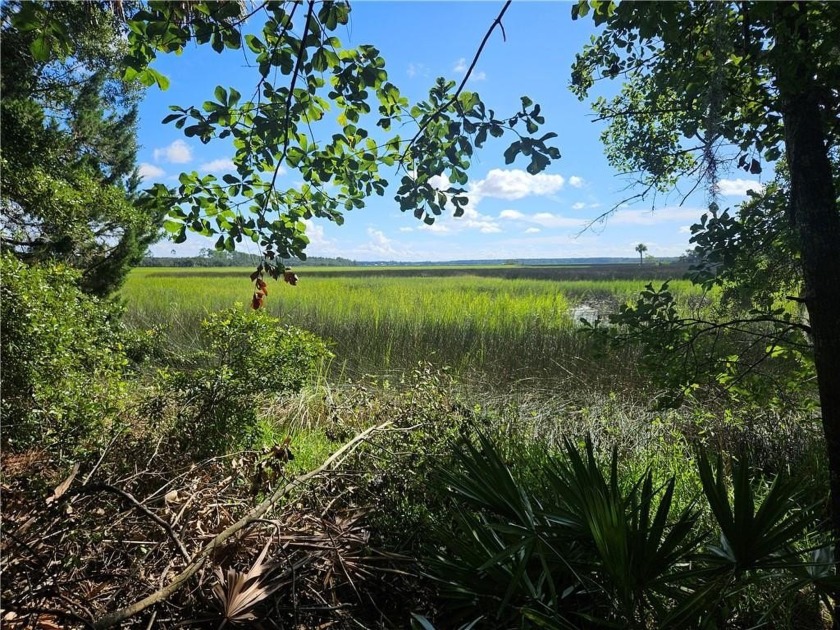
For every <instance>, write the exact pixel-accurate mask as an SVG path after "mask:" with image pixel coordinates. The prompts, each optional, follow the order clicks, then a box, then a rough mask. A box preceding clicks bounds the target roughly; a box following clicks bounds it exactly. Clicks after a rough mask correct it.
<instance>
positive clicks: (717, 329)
mask: <svg viewBox="0 0 840 630" xmlns="http://www.w3.org/2000/svg"><path fill="white" fill-rule="evenodd" d="M727 316H728V317H727ZM805 330H806V327H804V326H803V325H802V324H800V323H799V321H798V320H797V318H796V317H795V315H794V314H792V313H790V312H787V311H785V309H784V308H776V309H774V310H772V311H770V312H766V311H763V310H761V309H760V308H759V307H756V308H754V309H751V310H749V311H748V312H746V313H744V312H742V311H733V310H732V309H731V307H730V306H729V305H728V304H726V303H724V304H723V305H722V306H720V307H717V306H712V307H709V308H707V309H705V312H704V311H702V310H700V309H698V310H696V311H695V312H693V313H685V312H684V311H682V310H681V309H678V305H677V300H676V296H675V295H674V294H673V292H672V291H671V290H670V287H669V283H667V282H666V283H664V284H662V285H661V286H660V287H658V288H656V287H654V286H653V284H648V285H647V286H646V287H645V289H644V290H643V291H642V292H641V293H640V294H639V297H638V298H637V299H636V300H635V301H633V302H630V303H628V304H623V305H622V306H621V307H620V308H619V310H618V312H617V313H614V314H611V315H610V316H609V325H605V324H604V323H603V322H600V321H599V322H595V323H594V324H590V323H587V327H586V332H587V333H589V334H591V335H592V336H593V337H595V338H596V339H598V340H599V341H600V342H601V343H603V344H605V345H612V346H620V345H623V344H627V343H632V344H636V345H638V347H639V348H641V351H642V354H641V361H642V365H643V366H644V367H645V368H646V372H647V373H648V374H650V375H651V377H652V378H653V379H654V380H655V381H657V382H658V383H659V384H660V385H662V386H664V387H665V388H666V390H667V394H666V396H665V397H663V398H661V399H660V404H661V405H666V406H667V405H679V404H681V403H682V402H684V400H685V398H686V397H687V396H701V397H702V396H709V395H710V394H712V395H714V396H725V397H728V398H729V399H730V400H733V401H737V402H740V403H745V404H756V405H758V406H760V407H763V408H767V407H768V406H770V407H778V408H790V407H796V406H804V407H809V406H810V405H812V404H813V393H814V392H813V389H812V387H811V385H810V384H809V381H808V376H809V375H810V374H811V373H812V371H813V362H812V358H811V354H810V345H809V342H808V339H807V337H806V335H805Z"/></svg>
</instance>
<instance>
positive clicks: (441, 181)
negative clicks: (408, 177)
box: [429, 173, 452, 190]
mask: <svg viewBox="0 0 840 630" xmlns="http://www.w3.org/2000/svg"><path fill="white" fill-rule="evenodd" d="M429 186H431V187H432V188H436V189H437V190H447V189H448V188H449V187H450V186H452V182H450V181H449V176H448V175H447V174H446V173H444V174H443V175H432V176H431V177H430V178H429Z"/></svg>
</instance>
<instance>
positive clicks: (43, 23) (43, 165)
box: [0, 2, 163, 296]
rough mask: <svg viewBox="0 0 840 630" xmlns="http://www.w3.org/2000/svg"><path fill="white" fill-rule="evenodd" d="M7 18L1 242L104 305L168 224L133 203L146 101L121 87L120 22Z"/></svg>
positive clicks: (59, 6) (68, 7)
mask: <svg viewBox="0 0 840 630" xmlns="http://www.w3.org/2000/svg"><path fill="white" fill-rule="evenodd" d="M2 12H3V18H4V19H3V37H2V55H3V70H2V91H3V101H2V106H0V118H1V119H2V135H3V147H2V153H0V160H2V164H1V166H2V172H3V192H2V199H0V204H2V209H3V222H2V225H0V238H2V242H3V245H4V247H5V248H6V249H7V250H8V251H12V252H14V253H15V254H16V255H17V256H18V257H19V258H21V259H22V260H26V261H29V262H35V261H44V260H51V259H57V260H62V261H64V262H66V263H68V264H70V265H72V266H73V267H75V268H77V269H80V270H81V271H82V272H83V275H82V278H81V281H80V286H81V287H82V288H83V289H84V290H85V291H87V292H89V293H93V294H95V295H99V296H104V295H107V294H108V293H110V292H111V291H113V290H114V289H115V288H117V287H118V286H119V285H120V284H121V283H122V281H123V280H124V279H125V276H126V274H127V272H128V269H129V267H130V266H131V265H133V264H136V263H137V262H139V260H140V259H141V258H142V256H143V255H144V253H145V250H146V247H147V246H148V245H149V244H150V243H151V242H153V241H154V240H155V239H156V238H157V236H158V229H157V228H158V225H159V223H160V219H161V216H162V212H163V209H162V207H161V206H159V205H155V204H151V203H149V201H148V200H144V201H143V202H142V203H141V202H139V201H138V200H137V199H136V198H135V192H134V190H135V188H136V186H137V185H138V183H139V180H138V178H137V176H136V172H135V170H136V165H135V161H136V153H137V140H136V132H137V109H136V104H137V100H138V98H139V89H138V86H137V84H136V83H131V82H125V81H123V80H122V79H121V78H120V76H119V75H120V74H121V69H120V66H121V60H122V55H123V54H124V52H125V50H124V47H123V44H122V40H121V38H120V33H119V26H118V23H117V18H116V17H115V16H114V15H113V14H112V13H111V12H110V11H109V10H108V9H107V8H105V7H103V6H101V5H99V4H95V3H89V4H85V3H80V2H26V3H17V2H12V3H6V4H4V6H3V9H2ZM50 33H51V34H52V35H50ZM58 40H60V43H59V42H58ZM50 42H52V43H50Z"/></svg>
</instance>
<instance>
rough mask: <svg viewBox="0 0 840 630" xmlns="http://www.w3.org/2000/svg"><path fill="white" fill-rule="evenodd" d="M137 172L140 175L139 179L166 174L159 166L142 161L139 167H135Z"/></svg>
mask: <svg viewBox="0 0 840 630" xmlns="http://www.w3.org/2000/svg"><path fill="white" fill-rule="evenodd" d="M137 174H138V175H139V176H140V179H144V180H145V179H158V178H160V177H163V176H164V175H166V172H165V171H164V170H163V169H162V168H160V167H159V166H155V165H154V164H149V163H148V162H142V163H141V164H140V167H139V168H138V169H137Z"/></svg>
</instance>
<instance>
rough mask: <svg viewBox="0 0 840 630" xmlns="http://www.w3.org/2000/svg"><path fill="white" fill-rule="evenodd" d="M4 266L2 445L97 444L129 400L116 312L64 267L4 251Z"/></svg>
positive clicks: (66, 449) (68, 447)
mask: <svg viewBox="0 0 840 630" xmlns="http://www.w3.org/2000/svg"><path fill="white" fill-rule="evenodd" d="M0 265H1V266H0V269H2V287H0V295H2V299H0V308H2V348H3V370H2V392H3V399H2V410H3V444H4V447H6V448H10V449H13V450H22V449H26V448H30V447H37V448H47V449H49V450H51V451H55V452H63V453H64V454H73V453H74V452H77V451H86V450H89V449H92V448H95V447H96V446H97V445H98V444H99V442H100V441H101V440H102V439H103V438H104V437H105V436H106V434H107V432H108V430H109V429H110V428H111V427H112V426H113V425H114V423H115V422H116V420H117V419H118V417H119V415H120V413H121V411H122V408H123V406H124V401H123V398H124V395H125V393H126V388H127V383H126V381H125V379H124V373H125V369H126V367H127V364H128V360H127V358H126V355H125V352H124V343H123V336H122V333H121V331H120V329H119V327H118V324H117V322H118V320H119V315H120V313H119V311H118V310H117V309H116V308H115V307H114V306H113V305H110V304H107V303H104V302H100V301H99V300H97V299H96V298H93V297H88V296H86V295H85V294H83V293H82V292H81V291H80V290H79V288H78V284H77V283H78V280H79V275H78V273H77V272H74V271H73V270H71V269H69V268H67V266H65V265H33V266H27V265H25V264H23V263H21V262H20V261H18V260H17V259H15V258H14V257H13V256H10V255H9V254H6V253H4V254H3V255H2V256H1V257H0Z"/></svg>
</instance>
